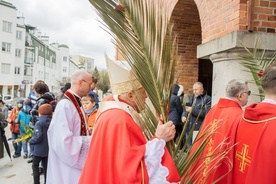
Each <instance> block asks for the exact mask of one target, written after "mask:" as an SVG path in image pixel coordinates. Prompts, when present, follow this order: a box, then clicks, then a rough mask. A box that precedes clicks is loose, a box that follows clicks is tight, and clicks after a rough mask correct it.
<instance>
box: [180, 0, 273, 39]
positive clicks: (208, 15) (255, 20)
mask: <svg viewBox="0 0 276 184" xmlns="http://www.w3.org/2000/svg"><path fill="white" fill-rule="evenodd" d="M180 1H185V0H180ZM195 3H196V5H197V7H198V10H199V14H200V19H201V26H202V43H206V42H208V41H210V40H213V39H215V38H218V37H221V36H223V35H226V34H228V33H230V32H232V31H234V30H251V31H261V32H270V33H275V31H276V29H275V28H276V1H275V0H224V1H222V0H218V1H214V0H195ZM251 25H252V26H251Z"/></svg>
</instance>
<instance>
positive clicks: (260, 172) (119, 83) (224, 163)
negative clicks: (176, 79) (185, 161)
mask: <svg viewBox="0 0 276 184" xmlns="http://www.w3.org/2000/svg"><path fill="white" fill-rule="evenodd" d="M107 69H108V73H109V77H110V83H111V89H112V95H110V96H108V97H106V98H105V99H103V100H102V101H101V102H100V103H99V107H98V110H97V116H96V118H94V120H93V121H95V125H94V124H93V127H92V128H91V127H90V129H89V128H88V120H87V114H86V113H85V112H86V111H88V110H87V109H85V110H84V107H83V105H82V101H81V99H82V97H84V96H86V95H87V93H88V91H89V90H91V85H92V84H93V78H92V77H91V75H90V74H89V73H87V72H86V71H84V70H79V71H76V72H75V73H74V74H73V75H72V76H71V88H70V89H69V90H67V91H66V92H65V94H64V96H65V97H63V98H62V99H61V100H60V101H59V102H58V103H57V106H56V108H55V112H54V114H53V118H52V121H51V123H50V126H49V129H48V133H47V135H48V145H49V154H48V167H47V177H46V178H47V179H46V183H47V184H77V183H80V184H120V183H122V184H123V183H124V184H130V183H145V184H146V183H150V184H153V183H154V184H155V183H156V184H160V183H180V182H181V177H180V175H179V174H178V171H177V168H176V166H175V164H174V161H173V159H172V157H171V155H170V153H169V152H168V150H167V149H166V142H169V141H172V140H173V139H174V138H175V136H176V135H177V131H178V128H179V127H180V128H181V126H179V121H181V122H182V125H183V124H184V123H188V124H189V125H188V126H190V124H191V126H192V124H193V123H194V122H193V121H194V120H193V118H190V119H189V121H188V122H186V120H187V114H188V113H191V116H195V117H197V116H199V117H200V118H201V119H202V121H198V122H196V123H198V124H197V125H196V126H195V127H196V128H195V132H197V131H198V130H199V132H198V136H200V135H203V134H204V130H206V129H207V128H208V127H210V126H216V127H217V129H216V132H215V133H214V134H213V135H212V137H211V139H210V142H209V144H207V146H206V148H205V150H204V151H203V153H202V155H201V158H200V159H199V161H198V162H197V163H195V164H194V165H193V167H194V171H196V170H200V172H199V173H200V174H199V175H198V177H197V178H198V180H195V181H193V182H192V183H213V182H217V183H223V184H228V183H229V184H231V183H234V184H236V183H241V184H244V183H248V184H252V183H257V184H258V183H262V184H264V183H276V175H275V174H274V172H275V171H276V158H275V154H276V147H275V143H276V135H275V133H274V131H275V130H276V64H271V65H270V66H269V67H267V68H266V69H265V71H264V73H263V74H262V76H261V77H260V80H261V85H262V89H263V92H264V95H265V98H264V100H263V101H262V102H260V103H256V104H252V105H249V106H247V107H246V108H244V109H243V108H242V107H244V106H245V105H246V104H247V101H248V97H249V96H250V94H251V92H250V90H249V88H248V84H247V82H246V81H242V80H237V79H233V80H231V81H229V82H228V84H227V85H226V89H225V97H223V98H220V99H219V102H218V103H217V104H215V105H214V106H213V107H212V108H211V98H210V97H209V96H208V95H207V94H206V93H205V92H204V89H203V85H202V83H200V82H196V83H195V84H194V86H193V90H194V97H193V98H192V100H193V101H192V102H191V104H189V105H186V107H185V108H184V109H185V110H184V112H185V113H186V114H185V113H182V114H181V116H180V119H179V118H178V120H177V121H178V122H174V119H175V118H172V121H168V122H165V123H159V124H158V126H157V128H156V133H155V136H154V137H153V138H152V139H151V140H150V141H147V140H146V138H145V137H144V134H143V132H142V130H141V128H140V126H139V124H138V123H137V116H138V114H139V112H140V111H141V110H143V107H142V108H141V106H143V103H145V100H146V98H147V93H146V91H145V90H144V88H143V87H142V86H141V84H140V83H139V82H138V80H137V79H136V78H135V77H134V75H133V74H132V72H131V69H130V67H129V66H128V65H127V63H124V62H116V61H112V60H110V59H108V58H107ZM175 86H176V85H175ZM176 87H177V86H176ZM179 87H181V85H178V87H177V89H178V90H177V91H179ZM134 89H138V90H135V91H134ZM137 91H138V92H137ZM138 95H140V96H142V97H143V100H144V101H143V103H141V100H140V98H139V97H138ZM179 101H180V96H179V94H178V93H175V96H174V98H172V101H171V104H170V105H171V107H173V104H174V103H179ZM141 104H142V105H141ZM199 108H200V109H201V110H200V111H199ZM172 111H173V110H172ZM196 113H202V114H196ZM95 119H96V120H95ZM169 120H170V118H169ZM273 123H275V124H273ZM188 129H189V128H188ZM91 132H92V136H91V135H90V134H91ZM195 136H196V134H194V137H193V139H195ZM223 141H224V144H221V142H223ZM191 143H192V140H191ZM199 145H200V141H197V142H194V144H191V145H190V146H191V147H190V152H194V151H196V149H197V147H198V146H199ZM215 148H216V149H215ZM224 150H228V152H227V154H226V155H225V156H224V157H223V159H221V160H220V161H219V163H216V164H217V167H216V169H215V170H213V171H212V172H211V173H210V167H211V165H212V164H213V163H210V162H209V160H210V159H208V156H209V155H210V154H214V153H216V152H218V153H219V152H222V151H224ZM206 173H209V174H206ZM190 174H191V175H192V174H193V173H190Z"/></svg>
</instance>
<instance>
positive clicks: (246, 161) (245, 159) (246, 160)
mask: <svg viewBox="0 0 276 184" xmlns="http://www.w3.org/2000/svg"><path fill="white" fill-rule="evenodd" d="M248 147H249V146H248V145H246V144H243V148H242V151H241V152H238V151H236V158H237V159H238V160H240V161H241V162H240V169H239V170H240V171H241V172H242V173H244V170H245V167H246V166H249V165H250V163H251V158H250V157H249V156H248Z"/></svg>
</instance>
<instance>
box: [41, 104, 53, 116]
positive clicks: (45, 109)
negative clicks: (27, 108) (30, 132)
mask: <svg viewBox="0 0 276 184" xmlns="http://www.w3.org/2000/svg"><path fill="white" fill-rule="evenodd" d="M38 112H39V114H40V115H52V106H51V105H50V104H42V105H41V106H39V108H38Z"/></svg>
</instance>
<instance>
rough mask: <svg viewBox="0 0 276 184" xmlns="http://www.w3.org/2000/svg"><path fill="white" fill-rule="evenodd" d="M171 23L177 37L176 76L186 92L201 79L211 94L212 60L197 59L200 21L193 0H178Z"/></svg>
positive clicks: (200, 38) (200, 40) (200, 34)
mask: <svg viewBox="0 0 276 184" xmlns="http://www.w3.org/2000/svg"><path fill="white" fill-rule="evenodd" d="M171 23H173V24H174V31H175V32H176V33H177V38H178V54H179V56H180V61H179V63H177V69H176V78H177V79H178V83H179V84H181V85H183V86H184V88H185V93H186V94H191V93H192V92H193V90H192V89H193V84H194V83H195V82H197V81H201V82H202V83H203V85H204V87H205V89H206V90H207V92H208V94H209V95H211V94H212V65H213V64H212V62H210V60H209V62H208V60H199V59H197V46H198V45H200V44H201V43H202V33H201V23H200V17H199V13H198V9H197V6H196V4H195V2H194V0H179V1H178V3H177V4H176V6H175V8H174V10H173V13H172V17H171Z"/></svg>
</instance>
